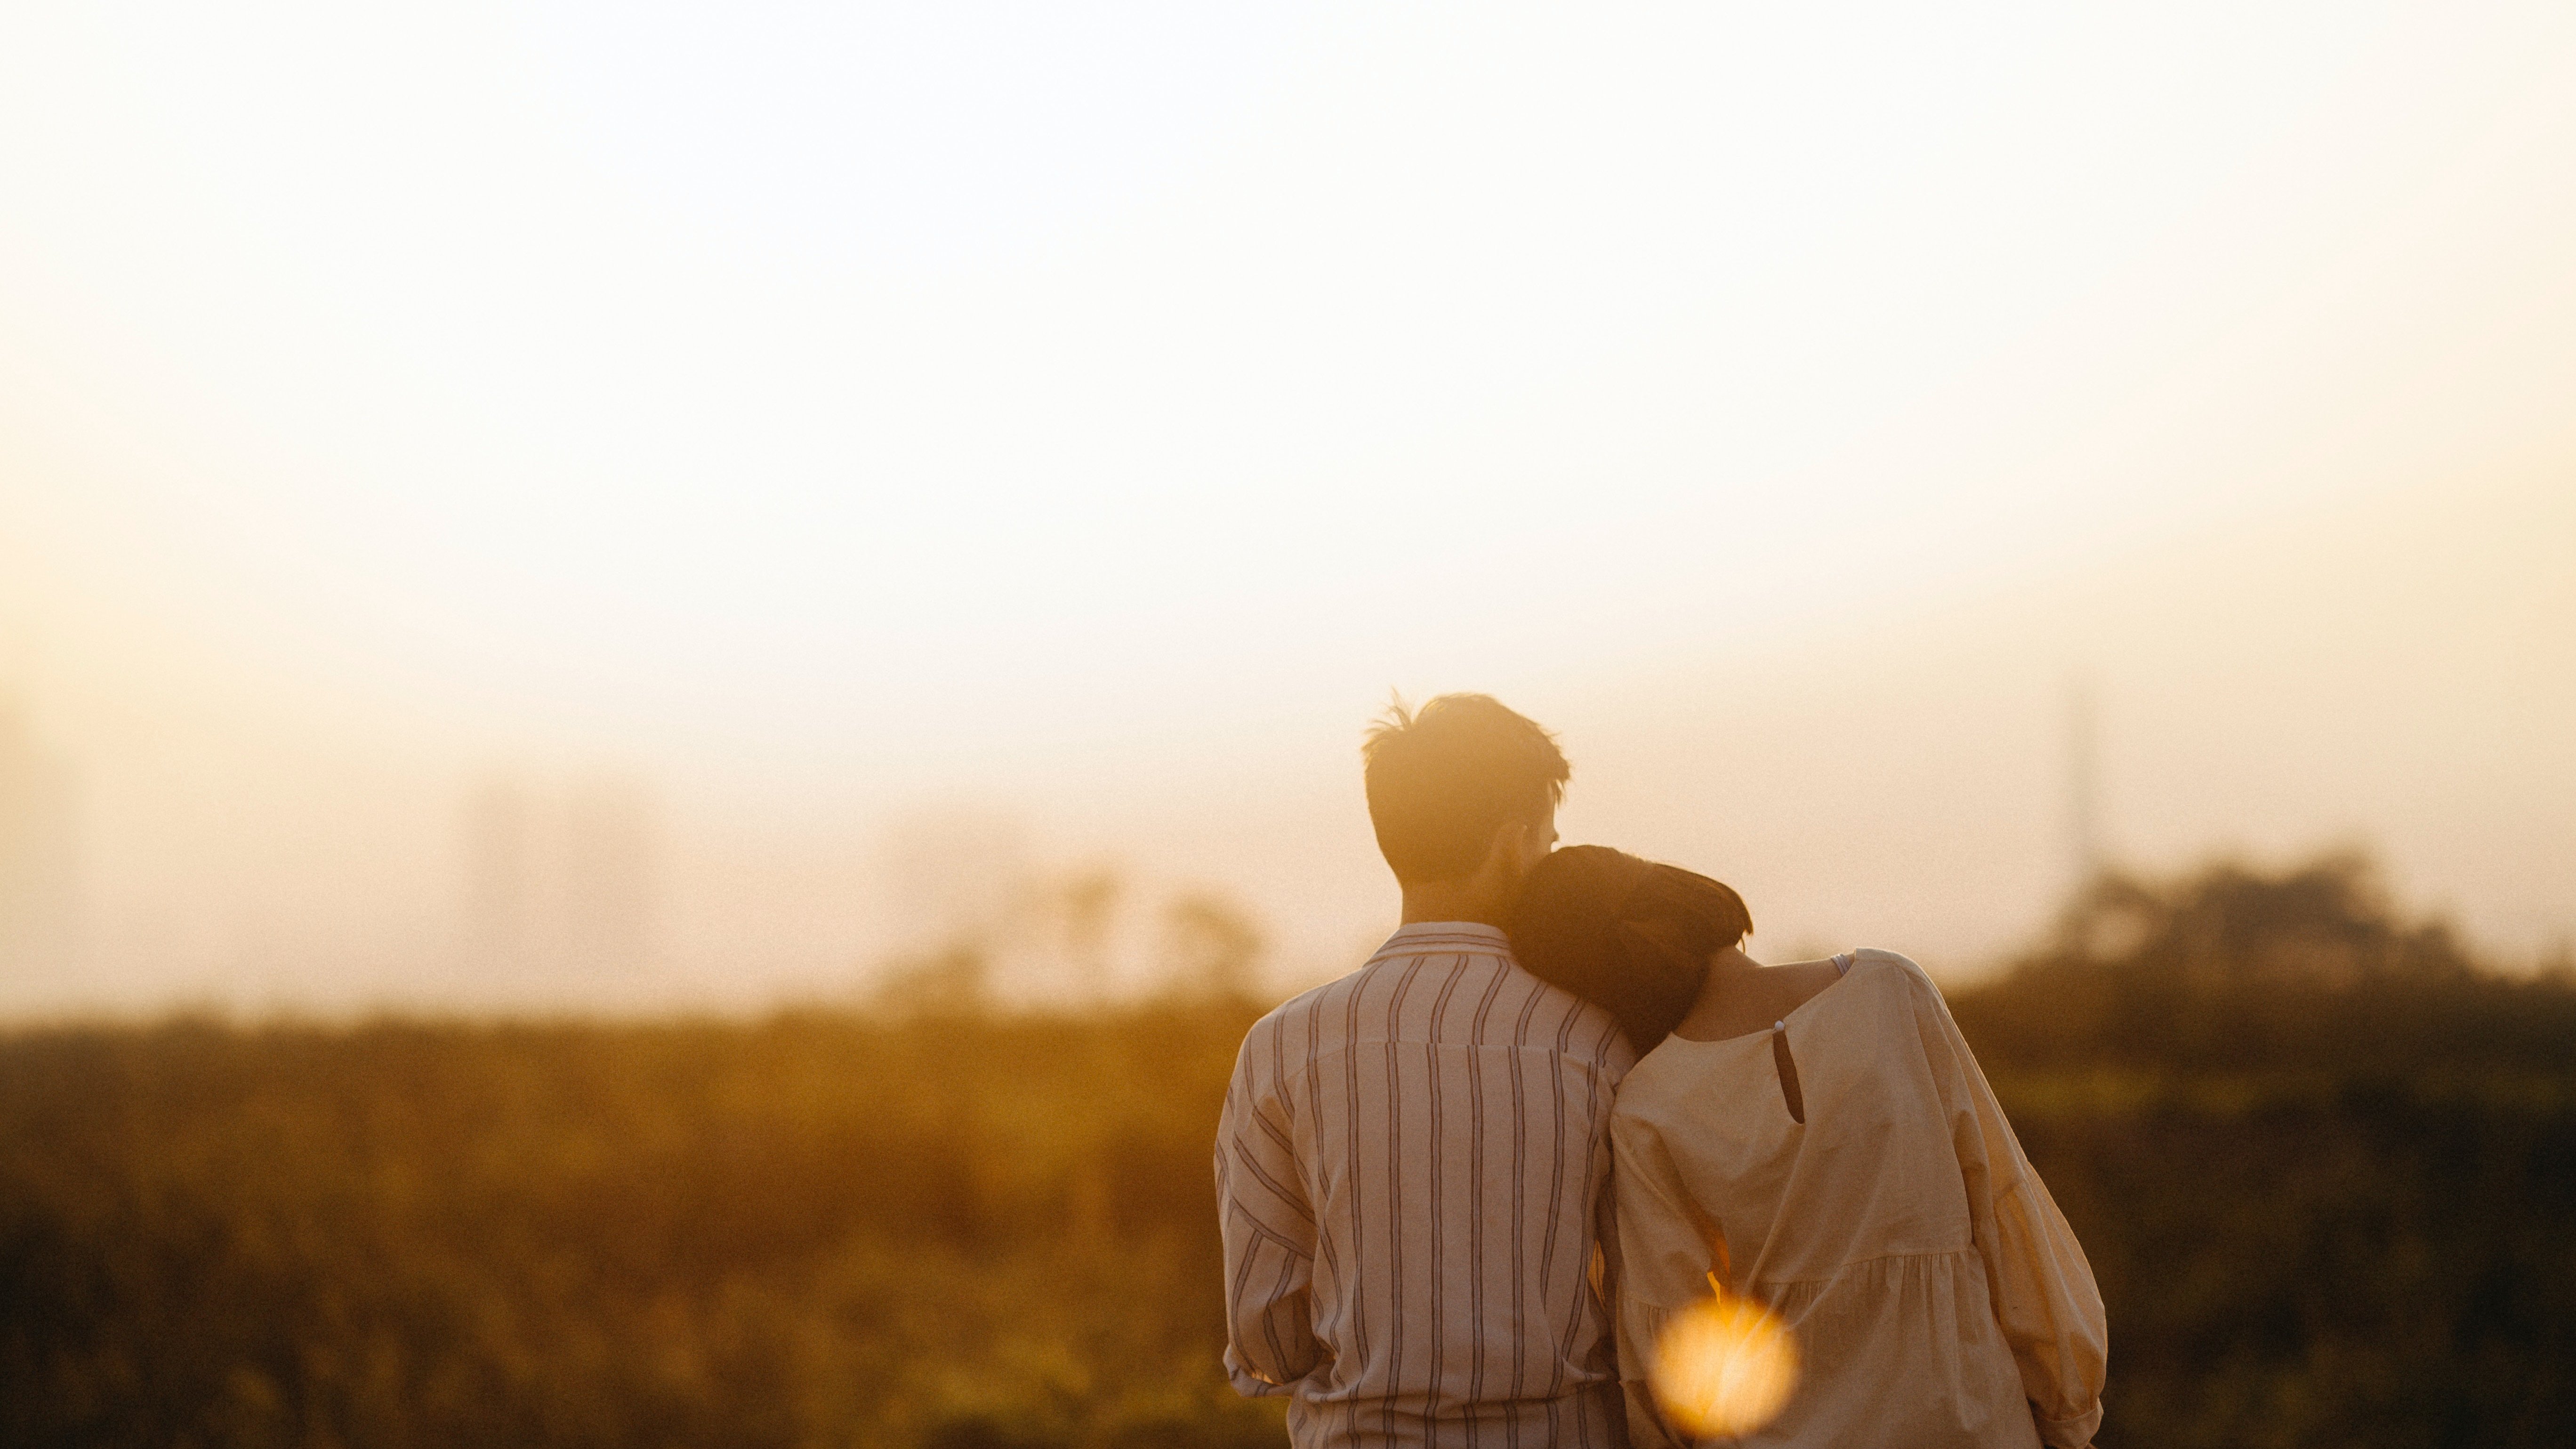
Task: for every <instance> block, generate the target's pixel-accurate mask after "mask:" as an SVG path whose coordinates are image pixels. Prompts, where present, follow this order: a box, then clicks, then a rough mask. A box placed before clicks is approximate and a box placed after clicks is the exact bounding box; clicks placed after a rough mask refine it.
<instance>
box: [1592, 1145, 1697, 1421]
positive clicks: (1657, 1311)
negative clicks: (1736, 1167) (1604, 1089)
mask: <svg viewBox="0 0 2576 1449" xmlns="http://www.w3.org/2000/svg"><path fill="white" fill-rule="evenodd" d="M1610 1142H1611V1152H1612V1157H1613V1169H1612V1170H1613V1172H1614V1174H1615V1176H1614V1178H1613V1181H1614V1182H1615V1184H1616V1192H1615V1194H1614V1195H1615V1197H1616V1199H1617V1207H1616V1210H1615V1216H1616V1218H1617V1220H1618V1230H1619V1252H1618V1254H1617V1255H1616V1258H1615V1260H1614V1261H1615V1263H1616V1265H1617V1273H1616V1282H1615V1283H1614V1284H1613V1293H1612V1296H1613V1298H1614V1300H1615V1302H1616V1306H1617V1310H1618V1323H1619V1381H1620V1387H1621V1389H1622V1391H1623V1392H1624V1393H1625V1395H1626V1397H1627V1401H1628V1441H1629V1443H1630V1444H1631V1445H1632V1446H1633V1449H1687V1446H1688V1445H1690V1444H1691V1442H1692V1440H1691V1439H1690V1438H1689V1437H1688V1436H1686V1435H1682V1434H1677V1433H1675V1432H1674V1431H1673V1429H1672V1428H1671V1427H1670V1426H1668V1425H1667V1424H1665V1423H1664V1420H1663V1416H1662V1414H1661V1413H1660V1412H1659V1411H1658V1410H1657V1409H1656V1407H1655V1400H1654V1395H1653V1393H1652V1392H1650V1391H1649V1390H1648V1388H1647V1383H1646V1375H1647V1371H1648V1369H1649V1368H1650V1366H1651V1365H1652V1364H1653V1363H1654V1353H1655V1343H1656V1341H1657V1340H1658V1339H1660V1338H1661V1337H1662V1336H1663V1330H1664V1324H1665V1323H1666V1322H1667V1321H1668V1320H1670V1319H1671V1318H1672V1316H1673V1315H1674V1314H1675V1313H1677V1312H1679V1311H1681V1310H1682V1309H1684V1308H1688V1307H1690V1306H1691V1305H1692V1304H1694V1303H1696V1302H1698V1301H1699V1300H1700V1299H1702V1298H1705V1297H1707V1296H1708V1274H1709V1269H1710V1265H1711V1261H1712V1256H1713V1255H1712V1254H1711V1253H1710V1251H1709V1245H1708V1241H1707V1239H1705V1238H1703V1237H1702V1236H1701V1235H1700V1230H1699V1228H1698V1227H1697V1226H1696V1222H1697V1215H1696V1214H1694V1213H1693V1212H1692V1210H1691V1206H1690V1195H1689V1192H1688V1191H1687V1190H1686V1189H1685V1188H1684V1187H1683V1186H1682V1182H1681V1176H1680V1174H1679V1173H1677V1172H1675V1171H1674V1169H1673V1163H1672V1157H1671V1155H1670V1154H1669V1153H1668V1152H1667V1151H1666V1150H1665V1148H1664V1144H1663V1139H1662V1138H1661V1137H1659V1136H1658V1135H1657V1134H1656V1132H1655V1130H1654V1128H1652V1127H1650V1126H1648V1125H1647V1124H1645V1123H1644V1122H1641V1121H1639V1120H1637V1119H1635V1118H1631V1117H1613V1118H1612V1119H1611V1123H1610Z"/></svg>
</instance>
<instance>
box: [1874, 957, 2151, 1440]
mask: <svg viewBox="0 0 2576 1449" xmlns="http://www.w3.org/2000/svg"><path fill="white" fill-rule="evenodd" d="M1920 981H1921V986H1922V990H1923V994H1924V995H1925V996H1928V998H1929V1003H1928V1009H1921V1010H1919V1011H1918V1016H1919V1018H1920V1020H1919V1027H1920V1029H1921V1030H1922V1033H1923V1038H1924V1043H1923V1044H1924V1048H1925V1050H1926V1053H1927V1054H1928V1055H1929V1056H1930V1057H1931V1059H1932V1063H1933V1066H1934V1068H1935V1072H1936V1076H1937V1078H1938V1079H1939V1081H1940V1084H1941V1095H1942V1098H1943V1104H1944V1106H1946V1107H1947V1108H1948V1109H1949V1116H1950V1125H1951V1138H1952V1141H1953V1143H1954V1145H1955V1146H1956V1148H1957V1150H1958V1156H1959V1171H1960V1175H1961V1177H1962V1179H1963V1180H1964V1182H1965V1184H1966V1187H1967V1191H1968V1213H1969V1218H1970V1221H1971V1225H1972V1227H1973V1230H1974V1232H1975V1235H1976V1245H1977V1251H1978V1253H1979V1254H1980V1255H1981V1256H1983V1257H1984V1259H1985V1265H1986V1285H1987V1291H1988V1293H1989V1294H1990V1295H1991V1296H1992V1299H1993V1303H1994V1311H1995V1320H1996V1322H1997V1323H1998V1324H1999V1325H2000V1326H2001V1328H2002V1329H2003V1335H2004V1341H2005V1342H2006V1343H2008V1344H2010V1345H2011V1347H2012V1354H2013V1361H2014V1363H2015V1364H2016V1365H2017V1366H2019V1368H2020V1370H2021V1382H2022V1392H2023V1394H2024V1395H2025V1396H2026V1397H2027V1398H2028V1399H2029V1400H2030V1406H2031V1416H2032V1418H2033V1419H2034V1420H2035V1421H2036V1423H2037V1425H2038V1428H2039V1436H2040V1438H2042V1439H2043V1440H2045V1441H2047V1442H2048V1443H2049V1444H2051V1445H2053V1446H2056V1449H2085V1446H2088V1445H2090V1444H2091V1443H2092V1440H2093V1434H2094V1431H2096V1430H2097V1429H2099V1428H2100V1427H2101V1426H2102V1380H2103V1373H2104V1366H2105V1363H2106V1360H2107V1357H2108V1354H2109V1351H2110V1328H2109V1324H2108V1322H2107V1320H2106V1317H2105V1315H2104V1313H2103V1311H2102V1293H2101V1290H2100V1288H2098V1287H2097V1286H2095V1284H2094V1282H2093V1266H2092V1264H2090V1263H2088V1262H2086V1261H2085V1258H2084V1248H2083V1245H2082V1244H2080V1243H2078V1242H2076V1240H2075V1231H2074V1229H2072V1228H2070V1227H2068V1226H2067V1223H2066V1218H2065V1215H2064V1214H2062V1213H2060V1212H2059V1211H2058V1210H2057V1203H2056V1201H2055V1199H2053V1198H2051V1197H2050V1196H2049V1195H2048V1188H2047V1186H2046V1185H2045V1184H2043V1183H2042V1182H2041V1181H2040V1180H2039V1174H2038V1173H2036V1172H2034V1171H2032V1170H2031V1166H2030V1160H2029V1159H2028V1158H2026V1157H2024V1156H2023V1155H2022V1150H2021V1141H2020V1139H2019V1138H2017V1137H2015V1136H2014V1135H2013V1130H2012V1124H2011V1123H2010V1122H2008V1121H2006V1120H2005V1118H2004V1112H2003V1107H2002V1106H2001V1105H2000V1104H1999V1103H1997V1102H1996V1100H1995V1093H1994V1089H1993V1088H1992V1087H1990V1086H1988V1085H1987V1083H1986V1074H1985V1072H1984V1071H1982V1070H1981V1069H1980V1068H1979V1067H1978V1066H1977V1059H1976V1056H1975V1054H1974V1053H1972V1052H1970V1051H1969V1050H1968V1043H1967V1039H1966V1038H1965V1037H1963V1036H1961V1035H1960V1034H1959V1027H1958V1023H1957V1022H1956V1021H1954V1020H1952V1018H1951V1016H1950V1008H1949V1006H1948V1004H1947V1003H1945V1002H1943V1001H1942V1000H1941V996H1940V992H1939V991H1938V990H1937V989H1935V988H1933V987H1932V986H1931V981H1930V978H1929V977H1923V978H1920Z"/></svg>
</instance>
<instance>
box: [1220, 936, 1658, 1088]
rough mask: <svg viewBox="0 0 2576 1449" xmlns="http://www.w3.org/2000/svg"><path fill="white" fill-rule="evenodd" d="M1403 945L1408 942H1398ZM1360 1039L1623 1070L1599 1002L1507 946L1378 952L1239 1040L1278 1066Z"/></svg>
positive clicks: (1621, 1039) (1622, 1045) (1621, 1049)
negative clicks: (1523, 1052) (1525, 965)
mask: <svg viewBox="0 0 2576 1449" xmlns="http://www.w3.org/2000/svg"><path fill="white" fill-rule="evenodd" d="M1408 944H1410V943H1408ZM1367 1042H1405V1043H1417V1044H1425V1045H1434V1044H1436V1045H1448V1046H1498V1047H1522V1048H1535V1049H1539V1050H1544V1051H1551V1052H1556V1053H1560V1054H1563V1055H1566V1056H1569V1057H1573V1058H1577V1059H1580V1060H1582V1061H1586V1062H1591V1063H1594V1064H1596V1065H1599V1066H1602V1067H1605V1068H1608V1069H1609V1070H1611V1071H1612V1072H1614V1073H1619V1074H1624V1073H1625V1071H1626V1070H1627V1068H1628V1067H1629V1066H1630V1065H1631V1064H1633V1062H1634V1054H1633V1053H1631V1052H1630V1051H1629V1050H1628V1043H1627V1038H1626V1037H1625V1036H1623V1035H1621V1033H1620V1031H1619V1028H1618V1024H1617V1022H1616V1021H1615V1020H1613V1019H1612V1017H1611V1016H1610V1014H1609V1013H1608V1012H1606V1011H1603V1010H1602V1009H1601V1008H1600V1007H1598V1006H1595V1005H1593V1004H1592V1003H1590V1002H1588V1001H1585V1000H1583V999H1582V998H1580V997H1578V996H1576V995H1574V994H1573V993H1571V992H1568V991H1566V990H1564V989H1562V988H1560V987H1557V986H1554V985H1551V984H1550V983H1548V982H1546V981H1542V980H1540V979H1539V978H1538V977H1536V976H1533V975H1531V974H1530V973H1529V972H1528V971H1526V970H1524V969H1522V967H1521V965H1520V964H1519V963H1518V962H1517V961H1515V960H1513V959H1512V955H1511V952H1510V951H1509V950H1508V949H1501V950H1474V951H1460V950H1456V949H1454V948H1451V949H1442V950H1430V951H1422V950H1385V951H1380V952H1379V953H1378V954H1376V955H1375V956H1372V957H1371V958H1370V959H1369V960H1368V962H1367V963H1366V964H1364V965H1362V966H1360V967H1359V968H1358V969H1356V970H1353V971H1351V972H1349V973H1348V974H1346V975H1343V976H1340V977H1337V978H1335V979H1334V980H1331V981H1327V982H1325V983H1324V984H1322V985H1321V986H1317V987H1315V988H1313V989H1311V990H1309V991H1306V992H1303V993H1301V994H1299V995H1297V996H1295V997H1292V998H1290V999H1289V1000H1287V1001H1285V1002H1282V1003H1280V1004H1279V1005H1278V1006H1276V1007H1273V1008H1271V1010H1270V1011H1268V1012H1266V1013H1264V1014H1263V1016H1262V1017H1261V1019H1260V1020H1259V1021H1257V1022H1255V1023H1253V1026H1252V1029H1251V1031H1250V1032H1248V1033H1247V1034H1246V1035H1245V1038H1244V1053H1245V1063H1246V1065H1247V1066H1250V1065H1252V1064H1253V1059H1254V1056H1255V1048H1256V1046H1257V1047H1259V1048H1260V1051H1259V1053H1258V1054H1259V1056H1260V1057H1262V1058H1264V1059H1265V1060H1266V1061H1267V1062H1272V1063H1278V1064H1281V1065H1285V1064H1287V1063H1289V1062H1292V1061H1303V1060H1308V1059H1311V1058H1315V1057H1321V1056H1325V1055H1329V1054H1331V1053H1333V1052H1336V1051H1340V1050H1343V1049H1345V1048H1347V1047H1350V1046H1353V1045H1358V1044H1362V1043H1367Z"/></svg>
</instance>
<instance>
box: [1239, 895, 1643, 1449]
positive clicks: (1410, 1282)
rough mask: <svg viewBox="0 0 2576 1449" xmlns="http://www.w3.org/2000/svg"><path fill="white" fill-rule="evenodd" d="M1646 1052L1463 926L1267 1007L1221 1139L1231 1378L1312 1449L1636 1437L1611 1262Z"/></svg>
mask: <svg viewBox="0 0 2576 1449" xmlns="http://www.w3.org/2000/svg"><path fill="white" fill-rule="evenodd" d="M1635 1060H1636V1058H1635V1055H1634V1053H1632V1052H1631V1051H1630V1050H1629V1048H1628V1043H1627V1039H1626V1038H1625V1037H1623V1036H1622V1035H1621V1034H1620V1032H1619V1028H1618V1026H1617V1024H1616V1023H1615V1022H1613V1021H1612V1019H1611V1018H1610V1016H1609V1015H1608V1013H1606V1012H1604V1011H1602V1010H1601V1009H1600V1008H1598V1007H1595V1006H1592V1005H1589V1004H1587V1003H1585V1002H1583V1001H1581V1000H1579V999H1577V998H1576V997H1574V996H1572V995H1570V994H1568V993H1566V992H1564V991H1560V990H1558V989H1557V988H1555V987H1553V986H1550V985H1548V984H1547V983H1545V982H1543V981H1540V980H1539V979H1538V978H1537V977H1535V976H1532V975H1530V974H1529V973H1528V972H1526V971H1524V970H1522V969H1521V968H1520V966H1519V965H1518V964H1517V963H1515V962H1514V961H1513V960H1512V954H1511V946H1510V943H1509V942H1508V941H1507V939H1506V938H1505V937H1504V935H1503V933H1502V932H1501V931H1499V930H1496V929H1495V928H1493V927H1491V926H1486V925H1479V924H1474V923H1467V922H1456V921H1444V922H1430V923H1423V924H1416V925H1409V926H1406V927H1404V928H1402V929H1401V930H1398V931H1397V932H1396V933H1395V935H1394V936H1393V937H1391V938H1389V939H1388V941H1387V943H1386V945H1385V946H1383V947H1381V948H1380V949H1379V951H1378V953H1377V955H1376V956H1374V957H1373V958H1371V959H1370V961H1369V963H1368V964H1367V965H1365V966H1363V967H1361V968H1360V969H1359V970H1357V971H1355V972H1353V973H1351V974H1350V975H1348V976H1345V977H1343V978H1342V979H1341V980H1339V981H1335V982H1333V983H1332V984H1330V985H1327V986H1322V987H1318V988H1317V989H1315V990H1313V991H1310V992H1307V993H1306V994H1305V995H1303V996H1300V997H1298V998H1297V999H1296V1000H1294V1001H1291V1002H1289V1003H1287V1004H1286V1005H1284V1006H1282V1007H1280V1008H1279V1009H1278V1010H1276V1011H1273V1012H1271V1013H1270V1014H1269V1015H1268V1016H1265V1017H1263V1018H1262V1019H1261V1020H1260V1022H1258V1023H1257V1024H1255V1025H1254V1027H1253V1028H1252V1031H1251V1032H1250V1033H1249V1034H1248V1035H1247V1036H1246V1037H1245V1038H1244V1043H1243V1051H1242V1054H1241V1055H1240V1056H1239V1057H1238V1058H1237V1059H1236V1062H1235V1069H1234V1080H1233V1083H1232V1085H1231V1087H1230V1088H1229V1089H1228V1090H1227V1093H1226V1101H1225V1113H1224V1117H1223V1120H1222V1122H1221V1124H1220V1125H1219V1127H1218V1130H1217V1143H1216V1178H1217V1195H1218V1201H1219V1211H1220V1213H1221V1214H1222V1219H1223V1229H1224V1236H1225V1265H1226V1308H1227V1348H1226V1354H1225V1365H1226V1372H1227V1374H1228V1376H1229V1377H1230V1378H1232V1379H1233V1381H1234V1384H1235V1387H1236V1388H1238V1389H1240V1390H1242V1391H1243V1392H1244V1393H1246V1394H1253V1395H1268V1394H1288V1395H1290V1396H1291V1401H1290V1404H1289V1410H1288V1427H1289V1433H1290V1437H1291V1439H1292V1440H1293V1441H1294V1442H1295V1443H1296V1445H1297V1446H1298V1449H1326V1446H1331V1449H1346V1446H1347V1449H1358V1446H1371V1449H1374V1446H1381V1445H1384V1446H1395V1445H1433V1446H1450V1445H1461V1446H1477V1449H1542V1446H1553V1445H1580V1446H1586V1449H1619V1446H1623V1445H1624V1444H1625V1442H1626V1435H1625V1432H1624V1419H1623V1418H1622V1415H1621V1406H1620V1391H1619V1375H1618V1369H1617V1367H1616V1364H1615V1363H1614V1361H1613V1358H1612V1353H1613V1350H1612V1347H1611V1340H1610V1330H1609V1323H1608V1318H1607V1315H1606V1313H1605V1311H1604V1309H1603V1306H1602V1303H1601V1299H1600V1296H1599V1293H1598V1291H1597V1290H1596V1288H1595V1287H1594V1285H1593V1282H1592V1279H1591V1273H1590V1269H1591V1267H1592V1257H1593V1252H1594V1249H1595V1247H1596V1245H1599V1244H1602V1243H1603V1242H1604V1241H1605V1237H1604V1234H1603V1233H1602V1231H1601V1227H1602V1224H1603V1222H1604V1220H1605V1217H1606V1214H1607V1212H1608V1209H1609V1190H1610V1181H1609V1178H1610V1137H1609V1125H1610V1107H1611V1098H1612V1095H1613V1093H1614V1092H1615V1091H1616V1089H1617V1087H1618V1084H1619V1079H1620V1077H1622V1076H1623V1075H1625V1074H1626V1072H1627V1070H1628V1068H1629V1067H1630V1066H1632V1065H1634V1063H1635Z"/></svg>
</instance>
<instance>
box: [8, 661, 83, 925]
mask: <svg viewBox="0 0 2576 1449" xmlns="http://www.w3.org/2000/svg"><path fill="white" fill-rule="evenodd" d="M78 845H79V835H78V820H77V805H76V802H75V800H74V797H73V787H72V771H71V767H70V766H69V765H68V764H67V763H65V762H64V761H63V760H61V759H59V758H57V757H56V756H54V755H53V754H52V753H50V752H49V751H47V750H46V749H45V748H44V747H43V745H42V744H41V743H40V742H39V741H38V740H37V738H36V732H35V729H34V727H33V726H32V725H31V724H29V723H28V720H27V716H26V712H25V711H24V710H23V709H21V708H20V707H19V705H18V702H17V701H16V700H14V699H11V698H9V697H7V696H5V695H0V973H5V974H7V975H11V976H22V975H26V974H29V973H36V972H50V971H58V970H62V969H64V968H66V967H68V966H69V965H70V964H71V962H72V958H73V956H74V954H75V951H76V948H77V946H78V943H79V942H78V936H79V921H80V914H79V887H80V877H79V868H78V864H79V863H78Z"/></svg>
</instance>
